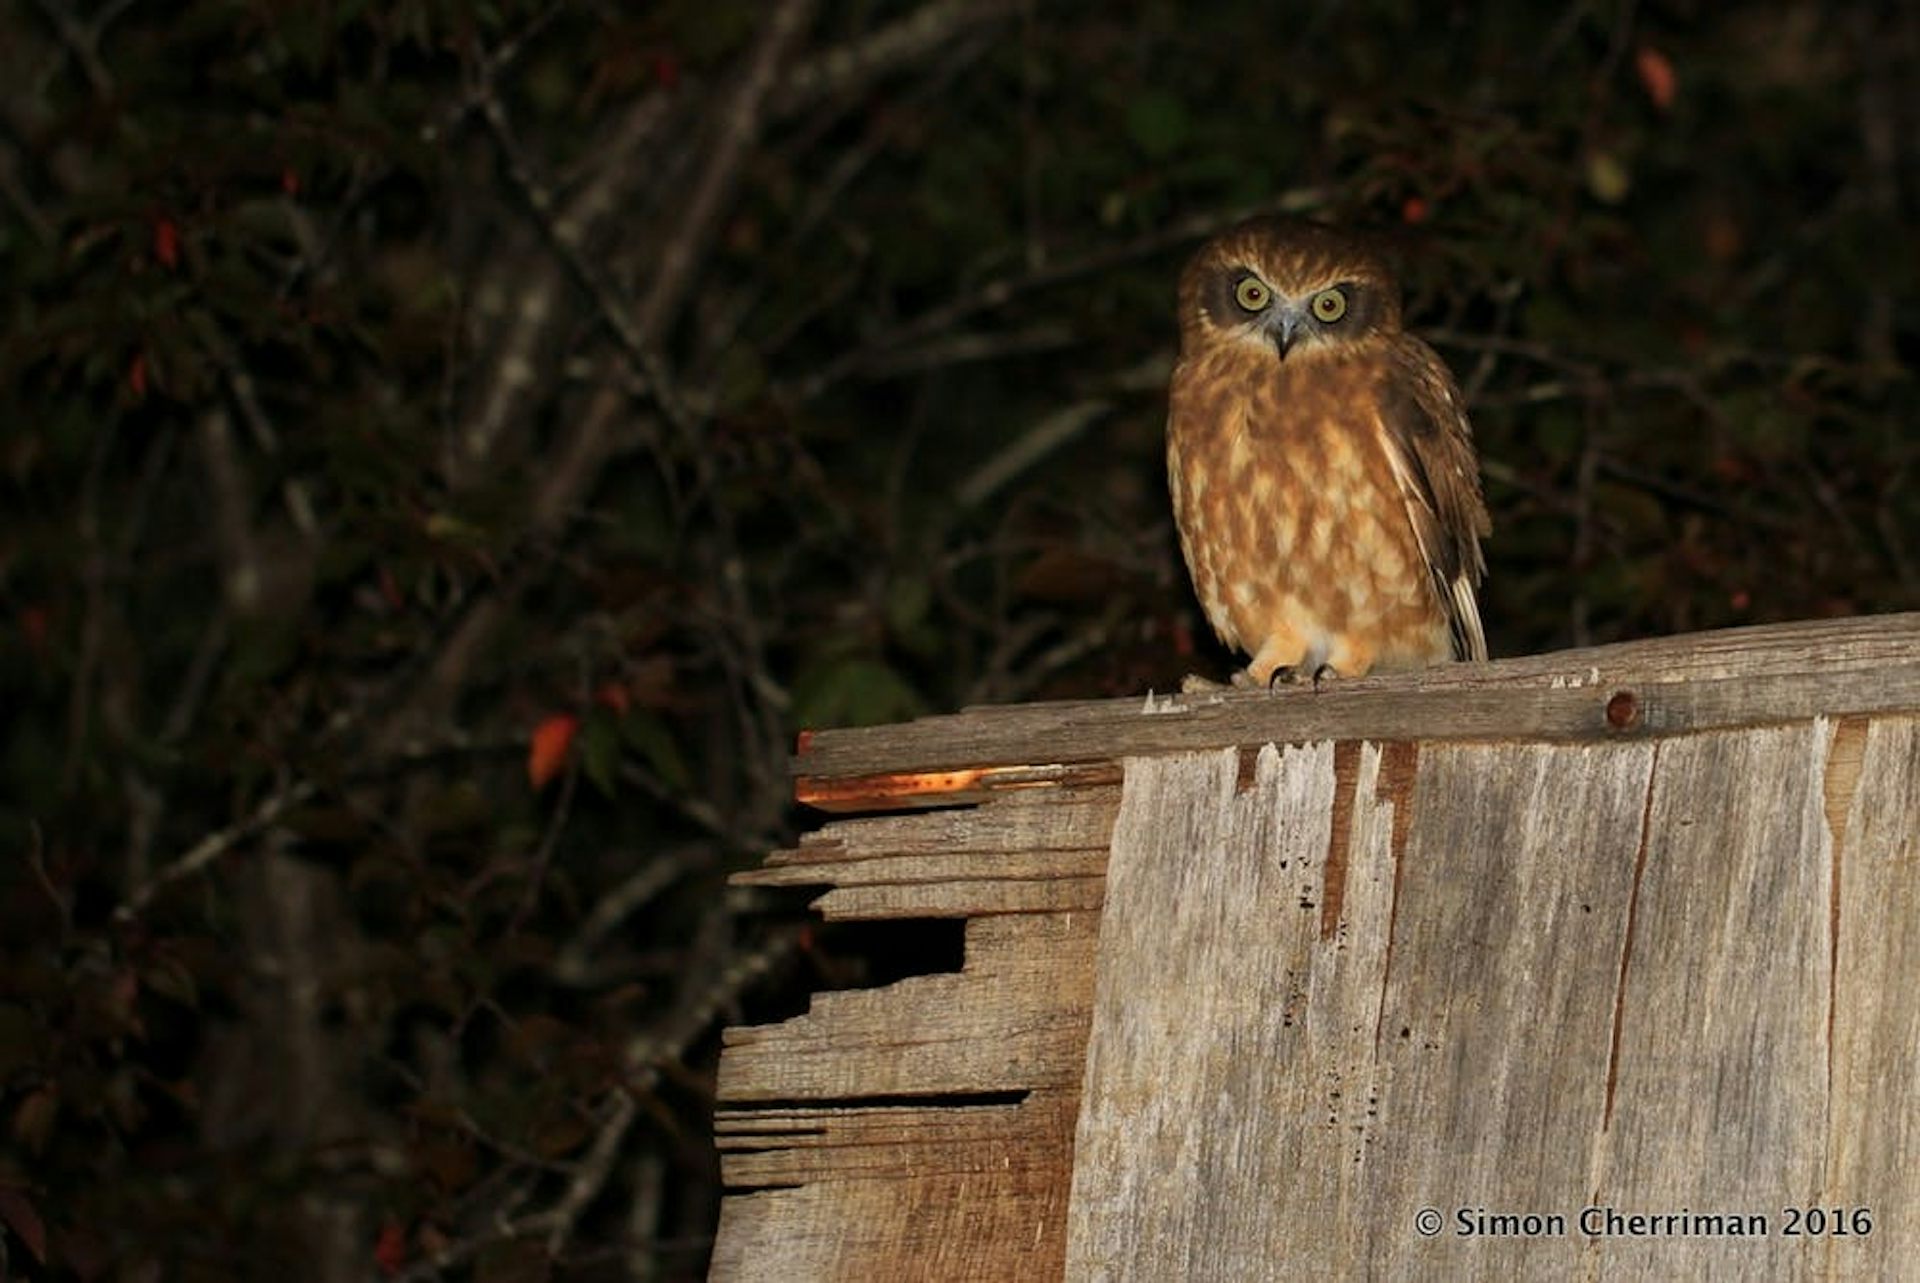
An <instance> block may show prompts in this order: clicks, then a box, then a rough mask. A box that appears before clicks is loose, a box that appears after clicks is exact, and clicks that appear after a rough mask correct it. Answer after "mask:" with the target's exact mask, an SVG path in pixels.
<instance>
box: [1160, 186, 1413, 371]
mask: <svg viewBox="0 0 1920 1283" xmlns="http://www.w3.org/2000/svg"><path fill="white" fill-rule="evenodd" d="M1399 329H1400V288H1399V285H1398V284H1397V283H1396V282H1395V280H1394V277H1393V272H1392V270H1391V269H1390V268H1389V267H1388V266H1387V262H1386V259H1385V258H1384V257H1383V256H1382V255H1381V254H1379V253H1378V252H1377V251H1376V250H1374V249H1373V248H1372V247H1371V246H1370V245H1369V244H1368V242H1367V241H1366V240H1365V239H1364V238H1362V237H1359V236H1355V235H1351V234H1349V233H1346V232H1340V231H1336V230H1335V229H1333V228H1331V227H1323V226H1321V225H1320V224H1318V223H1308V222H1301V221H1299V220H1297V219H1288V218H1274V217H1267V218H1254V219H1249V220H1248V221H1246V222H1244V223H1240V224H1238V225H1237V226H1234V227H1230V228H1228V229H1227V230H1226V231H1224V232H1222V233H1220V234H1219V235H1218V236H1215V237H1214V238H1213V239H1212V240H1210V241H1208V242H1207V243H1206V244H1205V245H1202V246H1201V247H1200V248H1199V250H1198V251H1196V252H1195V254H1194V256H1193V257H1192V258H1191V259H1189V260H1188V261H1187V266H1186V269H1185V270H1184V271H1183V272H1181V274H1180V350H1181V352H1182V353H1192V352H1198V351H1204V350H1207V349H1211V348H1214V347H1217V346H1218V345H1220V344H1223V343H1235V344H1250V345H1252V346H1254V347H1256V348H1258V349H1259V350H1260V351H1262V352H1263V353H1265V354H1267V355H1268V356H1270V357H1271V358H1272V359H1273V360H1275V361H1285V360H1288V359H1293V360H1301V359H1308V358H1310V357H1311V356H1312V355H1314V354H1321V353H1326V352H1330V351H1333V350H1335V349H1337V348H1338V347H1340V346H1343V345H1345V344H1348V343H1352V342H1354V341H1356V340H1359V339H1362V338H1366V337H1369V336H1372V335H1378V334H1391V333H1395V332H1397V331H1398V330H1399Z"/></svg>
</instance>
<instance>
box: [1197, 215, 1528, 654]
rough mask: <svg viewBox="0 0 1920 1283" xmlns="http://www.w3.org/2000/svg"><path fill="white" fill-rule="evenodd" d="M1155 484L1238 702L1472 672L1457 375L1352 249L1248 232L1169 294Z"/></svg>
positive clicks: (1475, 642)
mask: <svg viewBox="0 0 1920 1283" xmlns="http://www.w3.org/2000/svg"><path fill="white" fill-rule="evenodd" d="M1179 306H1180V358H1179V361H1178V362H1177V363H1176V365H1175V367H1174V372H1173V384H1172V389H1171V394H1170V397H1169V402H1170V405H1169V415H1168V424H1167V476H1168V482H1169V487H1170V489H1171V491H1172V494H1173V504H1174V515H1175V518H1176V522H1177V524H1178V526H1179V529H1180V546H1181V551H1182V552H1183V553H1184V554H1185V556H1186V561H1187V569H1188V571H1189V572H1190V573H1191V575H1192V577H1193V585H1194V589H1195V592H1196V593H1197V594H1198V596H1199V599H1200V604H1201V606H1202V607H1203V609H1204V610H1205V611H1206V616H1207V620H1208V622H1209V623H1211V624H1212V625H1213V629H1214V631H1215V632H1216V633H1218V634H1219V636H1220V638H1221V640H1222V641H1224V642H1225V643H1226V644H1227V645H1229V646H1231V647H1233V648H1234V649H1235V650H1237V651H1240V652H1243V653H1245V654H1246V655H1248V656H1249V660H1248V664H1247V667H1246V669H1245V670H1244V671H1243V672H1242V673H1240V674H1236V681H1237V682H1239V683H1241V684H1257V685H1261V686H1266V685H1270V684H1272V683H1273V682H1276V681H1291V680H1299V679H1302V678H1312V679H1313V680H1314V681H1315V682H1316V684H1317V683H1318V682H1319V681H1320V680H1322V679H1323V678H1325V677H1328V676H1339V677H1359V676H1362V675H1364V674H1366V673H1368V672H1369V671H1372V670H1374V669H1383V670H1384V669H1393V668H1416V667H1422V666H1425V665H1428V664H1434V663H1440V662H1444V661H1447V660H1451V659H1475V660H1480V659H1485V658H1486V656H1487V646H1486V638H1485V634H1484V632H1483V631H1482V628H1481V623H1480V608H1479V603H1478V600H1477V597H1476V590H1477V588H1478V586H1479V583H1480V580H1481V578H1482V577H1483V576H1484V574H1485V562H1484V560H1483V558H1482V554H1481V551H1480V539H1481V537H1483V536H1485V535H1487V534H1488V533H1490V526H1489V522H1488V519H1487V510H1486V504H1485V502H1484V501H1483V500H1482V498H1481V494H1480V472H1479V464H1478V461H1477V459H1476V457H1475V455H1474V448H1473V436H1472V431H1471V429H1470V428H1469V426H1468V424H1467V417H1466V412H1465V410H1464V408H1463V406H1462V404H1461V396H1460V391H1459V388H1458V386H1457V385H1456V384H1455V382H1454V380H1453V376H1452V375H1451V374H1450V373H1448V370H1447V367H1446V364H1445V363H1444V362H1443V361H1442V360H1441V359H1440V357H1439V355H1438V354H1437V353H1435V352H1434V350H1433V349H1432V348H1430V347H1428V346H1427V345H1426V344H1425V343H1423V342H1422V341H1421V340H1420V339H1418V338H1416V337H1414V336H1413V335H1411V334H1408V333H1406V332H1405V331H1404V330H1402V329H1401V322H1400V294H1399V288H1398V285H1397V283H1396V281H1395V280H1394V277H1393V274H1392V272H1391V271H1390V270H1389V268H1388V267H1387V265H1386V262H1385V260H1384V259H1383V258H1382V257H1381V256H1380V255H1379V254H1377V253H1375V252H1374V251H1373V250H1372V249H1371V248H1370V247H1369V246H1368V244H1367V243H1366V242H1365V241H1363V240H1362V239H1360V238H1358V237H1356V236H1352V235H1348V234H1346V233H1342V232H1339V231H1336V230H1335V229H1332V228H1328V227H1323V226H1321V225H1319V224H1314V223H1306V222H1297V221H1292V220H1286V219H1279V218H1260V219H1254V220H1251V221H1249V222H1246V223H1242V224H1240V225H1239V226H1237V227H1234V228H1231V229H1229V230H1228V231H1226V232H1223V233H1222V234H1220V235H1219V236H1216V237H1215V238H1214V239H1213V240H1211V241H1209V242H1207V244H1205V245H1204V246H1202V247H1201V248H1200V250H1199V251H1198V252H1197V253H1196V254H1195V255H1194V256H1193V258H1192V259H1191V260H1190V261H1189V262H1188V264H1187V266H1186V269H1185V270H1184V271H1183V272H1182V274H1181V277H1180V303H1179Z"/></svg>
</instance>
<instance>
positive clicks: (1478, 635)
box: [1451, 575, 1487, 663]
mask: <svg viewBox="0 0 1920 1283" xmlns="http://www.w3.org/2000/svg"><path fill="white" fill-rule="evenodd" d="M1451 587H1452V595H1453V610H1452V612H1451V613H1452V615H1453V649H1454V658H1455V659H1471V660H1474V661H1476V662H1481V663H1484V662H1485V661H1486V658H1487V634H1486V631H1485V630H1484V629H1483V628H1481V626H1480V601H1479V598H1478V597H1476V596H1475V595H1474V591H1473V581H1472V580H1471V579H1469V578H1467V577H1466V576H1465V575H1456V576H1454V580H1453V584H1452V585H1451Z"/></svg>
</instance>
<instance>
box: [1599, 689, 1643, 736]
mask: <svg viewBox="0 0 1920 1283" xmlns="http://www.w3.org/2000/svg"><path fill="white" fill-rule="evenodd" d="M1639 720H1640V704H1639V701H1637V700H1635V699H1634V697H1633V692H1632V691H1615V692H1614V693H1613V698H1612V699H1609V700H1608V701H1607V725H1609V726H1611V727H1613V729H1614V730H1616V731H1624V730H1626V729H1627V728H1628V727H1629V726H1632V725H1633V724H1634V723H1635V722H1637V721H1639Z"/></svg>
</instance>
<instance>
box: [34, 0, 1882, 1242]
mask: <svg viewBox="0 0 1920 1283" xmlns="http://www.w3.org/2000/svg"><path fill="white" fill-rule="evenodd" d="M1917 55H1920V20H1917V19H1916V17H1915V13H1914V10H1913V8H1912V7H1911V6H1909V5H1904V4H1899V3H1884V4H1872V3H1861V4H1849V5H1844V6H1841V5H1835V6H1821V5H1818V4H1814V3H1809V2H1807V0H1787V2H1786V3H1753V4H1709V3H1704V2H1703V0H1676V2H1670V3H1656V2H1654V0H1648V2H1646V3H1641V4H1635V3H1633V0H1612V2H1600V0H1594V2H1591V3H1589V2H1585V0H1567V2H1564V3H1557V4H1549V5H1538V4H1532V3H1525V2H1523V0H1487V2H1486V3H1483V4H1477V5H1475V4H1465V3H1459V4H1451V5H1448V4H1425V3H1412V2H1410V0H1409V2H1406V3H1346V4H1342V3H1334V2H1332V0H1319V2H1316V3H1301V4H1296V5H1291V6H1275V5H1269V4H1266V3H1254V2H1252V0H1247V2H1242V3H1219V4H1210V5H1205V6H1194V5H1185V4H1175V3H1132V4H1119V5H1112V4H1091V3H1086V4H1076V3H1065V2H1062V3H1039V2H1038V0H1032V2H1030V3H1010V2H1003V0H918V2H917V3H910V2H908V0H819V2H818V3H805V2H793V3H777V4H766V3H760V2H758V0H669V2H667V3H659V4H651V5H636V6H618V5H595V4H589V3H574V4H554V5H543V4H533V3H527V2H525V0H499V3H496V4H491V5H467V4H461V3H456V2H455V0H339V2H336V3H331V4H320V3H296V4H273V3H264V2H263V0H187V2H183V3H148V4H138V5H136V4H132V3H129V2H128V0H6V3H4V4H3V5H0V316H4V322H0V398H4V402H3V404H0V422H3V424H4V426H3V427H0V433H3V434H4V435H3V436H0V441H3V442H4V444H3V445H0V510H3V511H4V513H5V522H4V526H0V852H3V853H4V861H3V862H0V869H3V870H4V872H3V873H0V959H4V969H0V1141H3V1143H4V1152H3V1153H0V1253H3V1259H4V1263H5V1264H4V1268H0V1273H5V1272H6V1270H8V1269H10V1270H12V1271H14V1272H15V1273H17V1274H19V1275H21V1276H22V1277H27V1278H48V1279H71V1278H83V1279H96V1278H97V1279H134V1280H144V1279H157V1278H187V1279H202V1278H206V1279H211V1278H230V1277H255V1278H259V1277H285V1278H293V1277H313V1278H327V1279H336V1278H337V1279H347V1278H363V1277H368V1276H380V1275H389V1276H398V1277H404V1278H414V1279H422V1278H435V1277H447V1278H468V1277H472V1278H484V1279H490V1280H493V1279H523V1278H524V1279H534V1278H546V1277H553V1278H566V1279H611V1278H627V1277H632V1278H665V1279H674V1278H686V1277H692V1276H697V1275H698V1274H699V1273H700V1272H701V1270H702V1269H703V1266H704V1261H705V1259H706V1254H707V1252H708V1250H709V1245H710V1236H711V1232H712V1224H713V1217H714V1213H715V1206H716V1200H717V1197H718V1188H717V1170H716V1165H715V1161H714V1158H713V1155H712V1152H711V1146H710V1141H709V1123H708V1115H709V1112H710V1092H711V1084H712V1075H713V1066H714V1061H715V1056H716V1048H717V1042H718V1035H717V1030H718V1027H719V1026H720V1025H722V1024H723V1023H726V1022H732V1021H739V1020H742V1019H767V1018H772V1017H774V1016H776V1015H779V1014H783V1013H786V1012H791V1011H793V1010H796V1009H798V1007H799V1006H800V1005H801V1004H803V1003H804V1001H805V994H806V992H807V991H809V990H811V989H819V988H826V987H833V986H846V985H854V984H861V983H870V982H871V981H872V980H873V979H874V977H875V972H874V970H873V968H874V967H875V966H886V965H889V964H888V963H887V961H886V956H885V955H886V950H884V949H873V948H869V947H866V944H864V943H863V942H861V941H858V940H851V939H848V938H846V937H843V936H836V935H833V934H831V933H821V932H817V931H814V930H812V929H810V928H809V926H808V924H807V921H806V918H805V915H804V913H803V912H800V911H799V910H797V909H796V907H795V906H793V905H791V904H784V903H782V904H770V903H767V902H762V901H757V900H754V899H752V898H749V897H746V896H743V895H740V894H738V893H730V892H727V891H726V890H725V889H724V879H725V877H726V875H727V873H728V872H729V871H730V870H732V869H736V868H739V867H742V866H744V865H745V864H747V863H749V862H751V861H753V860H755V859H757V858H758V857H759V856H760V855H761V854H762V853H764V852H765V851H766V850H768V849H769V848H772V847H775V846H778V845H780V844H782V843H783V842H785V841H788V840H790V839H791V837H792V835H793V833H794V831H795V830H796V828H798V827H800V826H802V825H805V824H806V823H808V820H807V818H806V817H805V816H802V815H799V814H796V813H795V812H794V810H793V809H792V808H791V807H790V805H789V803H788V800H787V799H788V796H789V794H788V789H787V787H786V783H785V770H786V754H787V752H788V749H789V747H790V744H791V739H792V735H793V733H794V732H795V730H796V729H797V728H800V727H803V726H819V725H830V724H841V723H850V722H870V721H878V720H887V719H897V718H904V717H908V716H911V715H913V714H916V713H920V712H924V711H927V710H932V709H942V708H950V707H954V706H957V705H960V704H962V703H965V702H979V701H1012V700H1027V699H1036V698H1045V697H1050V696H1065V695H1097V694H1121V693H1137V692H1139V691H1141V690H1142V689H1144V688H1146V687H1148V686H1150V685H1158V686H1160V687H1161V688H1162V689H1164V688H1165V687H1167V686H1168V685H1170V684H1171V683H1173V682H1174V681H1176V680H1177V679H1178V677H1179V675H1180V674H1181V673H1182V672H1183V671H1186V670H1189V669H1192V668H1195V667H1198V668H1200V669H1202V670H1213V671H1214V672H1215V673H1216V675H1218V674H1219V673H1222V672H1224V670H1225V668H1226V664H1227V659H1226V657H1225V656H1224V655H1222V654H1220V653H1218V652H1216V651H1214V650H1212V649H1209V647H1210V643H1209V642H1208V640H1207V639H1206V638H1205V636H1204V628H1203V627H1202V626H1201V625H1200V623H1199V621H1198V618H1197V615H1196V611H1195V609H1194V606H1193V604H1192V603H1191V602H1190V600H1189V598H1188V592H1187V587H1186V583H1185V579H1184V575H1183V574H1182V572H1181V570H1180V567H1179V562H1178V554H1177V551H1176V549H1175V546H1174V543H1173V539H1172V533H1171V528H1170V523H1169V520H1168V516H1167V507H1166V502H1165V496H1164V491H1163V484H1162V478H1161V466H1162V465H1161V462H1160V449H1161V441H1160V432H1161V415H1162V409H1163V407H1162V388H1163V382H1164V379H1165V376H1166V372H1167V369H1168V367H1169V363H1170V359H1171V348H1172V342H1173V324H1172V318H1171V297H1170V296H1171V291H1172V280H1173V276H1174V273H1175V271H1176V270H1177V266H1178V262H1179V258H1180V255H1181V254H1182V253H1183V252H1184V251H1185V250H1187V249H1188V248H1190V247H1191V246H1192V245H1193V244H1194V243H1195V242H1196V240H1197V239H1198V238H1200V237H1201V236H1203V235H1204V234H1205V233H1206V232H1207V231H1209V230H1211V229H1213V228H1215V227H1217V226H1219V225H1221V224H1223V223H1225V222H1226V221H1229V220H1230V219H1232V218H1233V217H1235V216H1238V215H1240V214H1242V213H1245V212H1248V211H1251V210H1255V209H1263V208H1274V207H1279V208H1285V209H1290V210H1295V211H1301V212H1306V213H1311V214H1315V215H1319V216H1323V217H1327V218H1330V219H1334V220H1338V221H1341V222H1347V223H1357V224H1364V225H1369V226H1374V227H1378V228H1385V229H1389V230H1391V231H1393V232H1394V233H1395V235H1396V236H1397V237H1398V238H1399V239H1400V240H1401V241H1402V242H1403V243H1404V247H1405V249H1406V251H1407V258H1408V277H1407V279H1408V284H1409V302H1410V309H1411V316H1412V318H1413V320H1414V322H1415V323H1416V325H1417V326H1418V327H1419V328H1421V329H1422V330H1423V331H1424V332H1425V333H1427V334H1428V335H1429V336H1430V337H1432V338H1433V339H1434V341H1435V342H1436V343H1437V345H1438V346H1439V347H1440V349H1441V351H1442V352H1443V354H1444V355H1445V356H1446V357H1447V358H1448V359H1449V361H1450V362H1451V363H1452V364H1453V366H1454V368H1455V369H1456V371H1457V372H1458V373H1459V374H1460V375H1461V378H1462V380H1463V382H1464V383H1465V384H1466V385H1467V387H1468V389H1469V391H1470V394H1471V396H1472V400H1473V407H1474V419H1475V423H1476V425H1477V429H1478V432H1479V438H1480V442H1481V447H1482V452H1483V454H1484V456H1485V460H1486V477H1487V488H1488V493H1489V498H1490V501H1491V504H1492V507H1493V511H1494V521H1495V527H1496V529H1495V536H1494V539H1493V541H1492V543H1491V544H1490V546H1489V556H1490V560H1491V563H1492V577H1491V579H1490V582H1489V584H1488V588H1487V593H1486V614H1487V617H1488V619H1489V621H1490V632H1491V634H1492V638H1493V641H1494V645H1495V649H1496V651H1497V652H1505V653H1513V652H1517V651H1528V650H1535V649H1540V648H1547V647H1555V646H1561V645H1566V644H1571V643H1583V642H1590V641H1603V640H1608V639H1613V638H1621V637H1631V636H1637V635H1644V634H1651V633H1663V632H1670V631H1675V630H1684V629H1696V628H1708V627H1716V626H1721V625H1729V624H1737V623H1744V622H1751V621H1759V620H1770V619H1785V618H1792V617H1797V616H1807V615H1818V614H1844V613H1854V612H1869V611H1883V610H1895V609H1903V608H1906V609H1910V608H1913V607H1915V606H1916V605H1920V550H1917V549H1916V544H1915V540H1914V535H1915V532H1916V529H1920V499H1917V498H1916V494H1917V493H1920V486H1917V485H1916V481H1917V480H1920V478H1916V475H1915V469H1916V458H1917V457H1920V456H1917V451H1916V440H1917V438H1916V435H1915V428H1916V413H1915V411H1916V394H1915V383H1914V378H1913V368H1914V364H1915V360H1916V355H1917V354H1920V305H1917V304H1916V291H1915V289H1914V282H1915V275H1916V263H1915V253H1916V247H1917V246H1920V237H1916V235H1915V225H1916V213H1920V208H1917V195H1920V194H1917V192H1916V187H1917V185H1920V179H1917V176H1916V164H1915V162H1916V159H1917V153H1916V142H1915V140H1916V139H1917V138H1920V117H1917V112H1916V103H1917V102H1920V98H1917V97H1916V95H1915V94H1914V92H1913V85H1914V83H1915V81H1916V78H1917V77H1920V56H1917Z"/></svg>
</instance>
